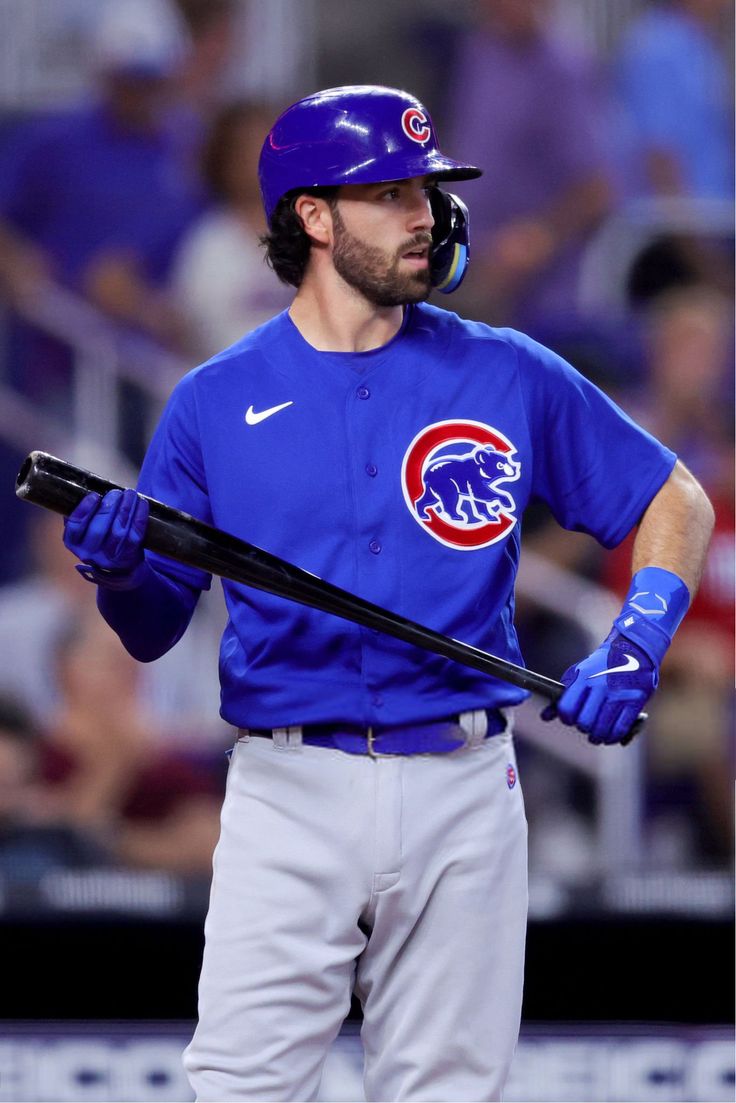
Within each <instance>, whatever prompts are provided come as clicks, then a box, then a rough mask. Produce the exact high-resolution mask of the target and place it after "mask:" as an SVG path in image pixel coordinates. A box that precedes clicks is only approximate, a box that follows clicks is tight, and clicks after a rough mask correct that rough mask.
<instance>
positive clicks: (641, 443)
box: [513, 334, 677, 548]
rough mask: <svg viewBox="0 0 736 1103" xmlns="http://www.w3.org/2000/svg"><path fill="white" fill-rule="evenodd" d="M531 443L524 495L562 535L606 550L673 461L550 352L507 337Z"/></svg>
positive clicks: (530, 342)
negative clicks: (576, 535)
mask: <svg viewBox="0 0 736 1103" xmlns="http://www.w3.org/2000/svg"><path fill="white" fill-rule="evenodd" d="M513 340H514V344H515V345H516V349H517V355H518V359H519V370H520V376H521V385H522V389H523V391H524V396H525V397H524V402H525V408H526V411H527V417H528V421H529V432H530V436H531V441H532V453H533V474H532V494H533V495H534V496H536V497H539V498H541V499H543V500H544V501H545V502H546V503H547V504H548V506H549V507H550V509H551V511H552V513H553V515H554V516H555V518H556V520H557V521H558V523H559V524H560V525H562V527H563V528H566V529H571V530H574V531H577V532H586V533H588V534H589V535H591V536H594V537H595V538H596V539H597V540H598V541H599V542H600V543H601V544H602V545H603V546H604V547H606V548H614V547H616V545H617V544H620V542H621V541H622V540H623V539H624V537H625V536H626V535H627V534H628V533H629V532H630V531H631V529H632V528H633V527H634V525H636V524H638V522H639V521H640V520H641V517H642V515H643V514H644V511H645V510H646V508H647V506H648V505H649V503H650V502H651V501H652V499H653V498H654V496H655V495H656V494H657V492H658V491H659V490H660V488H661V487H662V486H663V484H664V483H665V482H666V481H667V479H668V477H669V475H670V473H671V471H672V468H673V467H674V464H675V461H676V459H677V457H676V456H675V454H674V452H672V451H670V449H669V448H666V447H665V446H664V445H663V444H661V443H660V442H659V441H658V440H656V439H655V438H654V437H653V436H652V435H651V434H650V433H648V432H647V431H646V430H645V429H643V428H642V427H641V426H639V425H637V424H636V423H635V422H634V421H633V420H632V419H631V418H630V417H629V416H628V414H626V413H625V412H624V411H623V410H622V409H620V407H618V406H617V405H616V404H615V403H614V402H613V401H612V400H611V399H610V398H608V396H607V395H605V394H604V393H603V391H601V390H599V388H598V387H596V386H595V385H594V384H593V383H591V382H590V381H589V380H587V379H586V378H585V377H584V376H582V375H581V374H580V373H579V372H578V371H576V370H575V369H574V368H573V367H572V366H571V365H570V364H568V363H567V362H566V361H565V360H563V359H562V358H561V357H560V356H558V355H557V354H556V353H553V352H551V351H550V350H549V349H547V348H545V347H544V346H542V345H539V344H537V342H535V341H533V340H531V339H530V338H527V337H523V336H522V335H520V334H514V337H513Z"/></svg>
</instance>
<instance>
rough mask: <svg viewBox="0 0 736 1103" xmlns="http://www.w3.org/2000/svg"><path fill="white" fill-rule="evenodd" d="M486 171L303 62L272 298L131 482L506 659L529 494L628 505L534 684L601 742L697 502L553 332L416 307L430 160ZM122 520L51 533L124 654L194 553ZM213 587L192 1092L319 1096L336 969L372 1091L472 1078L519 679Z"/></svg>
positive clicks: (102, 513) (123, 503) (623, 702)
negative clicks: (214, 671)
mask: <svg viewBox="0 0 736 1103" xmlns="http://www.w3.org/2000/svg"><path fill="white" fill-rule="evenodd" d="M494 171H503V166H499V167H498V168H496V169H494ZM479 175H480V169H478V168H476V167H474V166H472V165H468V164H465V163H463V162H460V161H455V160H452V159H450V158H449V157H447V156H445V155H444V154H443V153H442V152H440V149H439V146H438V142H437V137H436V134H435V131H434V127H433V125H432V121H431V119H430V116H429V114H428V112H427V110H426V108H425V107H424V106H423V105H422V104H421V103H419V102H418V101H417V100H416V99H415V98H414V97H413V96H411V95H409V94H407V93H406V92H403V91H398V90H396V89H392V88H381V87H372V86H355V87H344V88H335V89H329V90H327V91H323V92H319V93H317V94H315V95H311V96H308V97H307V98H305V99H303V100H300V101H299V102H298V103H296V104H294V105H293V106H292V107H290V108H289V109H288V110H287V111H285V112H284V113H283V114H282V115H281V116H280V118H279V119H278V120H277V121H276V122H275V124H274V126H273V128H272V129H271V131H270V133H269V134H268V136H267V138H266V140H265V143H264V146H263V151H262V154H261V159H260V182H261V189H262V194H263V201H264V205H265V210H266V215H267V219H268V225H269V232H268V235H267V238H266V246H267V251H268V257H269V260H270V263H271V264H272V266H273V267H274V269H275V270H276V272H277V274H278V275H279V276H280V277H281V279H282V280H284V281H286V282H288V283H290V284H291V285H293V286H294V287H295V288H296V294H295V297H294V300H293V303H292V305H291V307H290V308H289V309H288V310H287V311H285V312H284V313H282V314H279V315H278V316H277V317H275V318H273V319H272V320H271V321H269V322H267V323H266V324H265V325H263V326H261V327H260V328H258V329H256V330H255V331H254V332H252V333H249V334H246V336H244V337H243V338H242V340H240V341H238V342H237V343H236V344H235V345H233V346H232V347H230V348H228V349H226V350H225V351H224V352H222V353H220V354H219V355H217V356H215V357H213V358H212V359H211V360H209V361H208V362H207V363H205V364H204V365H202V366H201V367H199V368H197V369H196V370H194V371H192V372H190V373H189V374H188V375H187V376H186V377H185V378H184V379H183V380H182V381H181V382H180V383H179V385H178V386H177V387H176V389H175V390H174V392H173V394H172V396H171V399H170V401H169V403H168V406H167V408H166V410H165V412H164V414H163V416H162V418H161V421H160V423H159V425H158V428H157V430H156V432H155V435H154V437H153V440H152V442H151V444H150V447H149V450H148V453H147V456H146V459H145V461H144V464H143V468H142V471H141V476H140V482H139V487H138V489H139V490H140V491H141V492H142V493H144V494H146V495H149V496H151V497H154V498H157V499H161V500H162V501H164V502H167V503H169V504H171V505H173V506H176V507H178V508H180V509H183V510H185V511H187V512H189V513H190V514H193V515H194V516H196V517H198V518H201V519H203V520H204V521H206V522H209V523H211V524H214V525H216V526H218V527H220V528H223V529H226V530H228V531H230V532H232V533H234V534H235V535H236V536H239V537H241V538H244V539H246V540H248V541H250V542H252V543H254V544H257V545H260V546H262V547H264V548H266V549H267V550H269V551H271V552H274V553H276V554H277V555H279V556H281V557H283V558H286V559H289V560H291V561H293V562H296V563H297V564H298V565H299V566H301V567H303V568H305V569H306V570H309V571H311V572H313V573H315V574H317V575H319V576H321V577H323V578H325V579H328V580H329V581H331V582H334V583H336V584H337V585H338V586H341V587H343V588H345V589H347V590H351V591H353V592H355V593H357V594H359V595H360V596H362V597H364V598H367V599H369V600H370V601H373V602H376V603H378V604H380V605H383V606H385V607H388V608H390V609H393V610H396V611H397V612H398V613H400V614H403V615H404V616H407V617H409V618H411V619H413V620H417V621H419V622H422V623H426V624H428V625H429V626H431V627H433V628H435V629H437V630H439V631H441V632H443V633H445V634H447V635H450V636H454V637H457V638H460V639H462V640H464V641H468V642H470V643H471V644H475V645H477V646H478V647H480V648H483V649H485V650H489V651H492V652H494V653H497V654H499V655H501V656H503V657H505V658H507V659H509V660H512V661H513V662H516V663H519V662H521V656H520V654H519V648H518V644H517V639H516V635H515V632H514V626H513V613H514V576H515V573H516V569H517V564H518V559H519V540H520V529H521V518H522V514H523V512H524V508H525V506H526V504H527V502H528V501H529V499H530V497H532V496H533V495H536V496H539V497H541V498H543V499H544V500H545V501H546V502H548V503H549V506H550V507H551V509H552V511H553V513H554V515H555V517H556V518H557V520H558V521H559V522H560V524H561V525H563V526H564V527H566V528H569V529H579V530H584V531H586V532H589V533H591V534H593V535H594V536H595V537H597V539H598V540H599V541H600V542H601V543H602V544H603V545H604V546H606V547H613V546H614V545H616V544H618V543H619V542H620V541H621V540H622V539H623V538H624V536H626V534H627V533H628V532H629V531H630V530H631V529H632V528H634V527H635V526H638V533H637V537H636V543H635V550H634V564H633V567H634V577H633V581H632V585H631V590H630V593H629V596H628V597H627V600H626V603H625V605H624V607H623V609H622V611H621V614H620V616H619V617H618V618H617V619H616V621H615V624H614V625H613V627H612V629H611V633H610V635H609V636H608V638H607V639H606V640H605V641H604V642H603V643H602V644H601V646H600V647H599V648H598V649H597V650H596V651H594V652H593V654H592V655H590V656H589V657H587V658H583V659H582V661H581V662H580V663H578V664H577V665H576V666H575V667H573V668H572V669H571V670H569V671H568V672H567V674H566V675H565V678H564V681H565V684H566V685H567V687H568V688H567V690H566V692H565V693H564V695H563V697H562V698H561V699H560V701H559V702H558V704H557V706H556V708H555V709H552V710H550V713H549V714H551V713H552V712H556V714H557V715H558V716H559V717H560V718H561V719H562V720H563V721H564V722H565V723H567V724H571V725H576V726H577V727H578V728H580V729H581V731H583V732H585V733H586V734H587V736H588V738H589V739H590V740H591V741H592V742H594V743H600V744H615V743H618V742H620V741H621V740H622V738H623V737H624V735H625V734H626V732H627V731H628V730H629V728H630V726H631V724H632V722H633V720H634V718H635V717H636V715H637V714H638V713H639V711H640V710H641V708H642V706H643V705H644V703H645V701H646V700H647V698H648V697H649V696H650V695H651V693H652V692H653V690H654V688H655V686H656V684H657V676H658V670H659V666H660V663H661V661H662V658H663V656H664V653H665V651H666V650H667V646H668V644H669V643H670V640H671V638H672V635H673V633H674V632H675V630H676V628H677V626H678V624H679V622H680V620H681V619H682V617H683V615H684V614H685V612H686V609H687V607H688V601H689V598H690V595H691V594H692V593H693V592H694V590H695V587H696V585H697V581H698V577H699V573H700V570H701V567H702V563H703V558H704V552H705V547H706V544H707V540H708V535H709V532H710V528H711V524H712V511H711V508H710V505H709V503H708V501H707V499H706V497H705V495H704V494H703V492H702V490H701V489H700V487H699V486H698V484H697V483H696V482H695V480H694V479H693V478H692V476H691V475H690V474H689V473H688V472H687V471H686V470H685V468H684V467H683V466H682V465H681V464H680V463H679V462H678V461H677V460H676V457H675V456H674V455H673V454H672V452H670V451H669V450H668V449H667V448H665V447H663V446H662V445H661V444H660V443H658V442H657V441H656V440H654V439H653V438H652V437H651V436H649V435H648V434H647V433H646V432H644V431H643V430H642V429H640V428H639V427H637V426H636V425H635V424H634V423H633V422H632V421H631V420H630V419H629V418H628V417H627V416H626V415H625V414H623V413H622V412H621V411H620V410H619V409H618V408H617V407H616V406H615V405H613V403H611V402H610V401H609V400H608V399H607V398H606V397H605V396H604V395H603V394H602V393H601V392H600V391H599V390H597V389H596V388H595V387H594V386H592V385H591V384H590V383H589V382H587V381H586V380H585V379H584V378H582V377H581V376H580V375H579V374H577V373H576V372H575V371H574V370H573V369H572V368H571V367H570V366H569V365H568V364H567V363H565V362H564V361H563V360H561V359H560V358H559V357H558V356H556V355H555V354H554V353H552V352H550V351H549V350H548V349H546V348H544V347H542V346H540V345H538V344H536V343H535V342H534V341H532V340H530V339H529V338H528V337H525V336H524V335H522V334H521V333H517V332H514V331H511V330H505V329H492V328H489V327H488V326H486V325H482V324H478V323H474V322H470V321H465V320H462V319H461V318H459V317H458V316H457V315H455V314H453V313H451V312H449V311H447V310H444V309H441V308H440V307H438V306H435V305H428V304H427V303H426V300H427V298H428V296H429V294H430V292H431V290H432V288H433V287H436V288H438V289H439V290H440V291H445V292H447V291H451V290H453V288H455V287H457V285H458V284H459V282H460V280H461V279H462V277H463V274H464V272H465V268H466V265H467V262H468V213H467V210H466V208H465V207H464V205H463V204H462V203H461V202H460V201H459V200H458V199H456V198H455V197H453V195H452V194H451V193H450V192H448V191H446V190H442V187H441V185H442V184H443V183H444V182H449V181H452V180H461V179H470V178H473V177H477V176H479ZM146 518H147V504H146V502H145V500H144V499H143V498H142V497H141V496H140V495H138V494H136V492H135V491H133V490H126V491H124V492H122V491H113V492H111V493H110V494H108V495H107V496H105V497H104V498H103V499H102V500H100V498H99V497H98V496H96V495H94V494H90V495H88V496H87V497H86V498H85V499H84V500H83V501H82V503H81V504H80V506H79V507H78V508H77V509H76V510H75V512H74V513H73V514H72V516H71V517H70V518H69V520H68V522H67V524H66V532H65V542H66V544H67V546H68V547H69V548H70V549H71V550H72V551H73V552H74V553H75V554H76V555H77V556H78V557H79V558H80V559H81V560H82V561H83V563H82V564H80V565H79V569H80V570H81V571H82V572H83V573H84V574H85V576H86V577H88V578H89V579H90V580H91V581H93V582H94V583H96V584H97V586H98V588H99V589H98V603H99V608H100V610H101V612H102V614H103V616H104V617H105V619H106V620H107V621H108V622H109V623H110V624H111V625H112V626H113V628H114V629H115V630H116V631H117V632H118V634H119V635H120V637H121V639H122V640H123V642H124V643H125V645H126V647H127V648H128V650H129V651H130V652H131V653H132V654H133V655H135V656H136V657H137V658H138V659H140V660H142V661H148V660H151V659H155V658H156V657H157V656H159V655H161V654H162V653H163V652H165V651H166V650H167V649H168V648H170V647H172V646H173V645H174V644H175V643H176V641H177V640H178V639H179V637H180V636H181V635H182V633H183V632H184V631H185V629H186V627H187V624H188V622H189V619H190V617H191V615H192V610H193V609H194V606H195V603H196V601H197V597H198V595H199V593H200V592H201V590H203V589H205V588H207V587H208V586H209V585H210V581H211V579H210V577H209V576H208V575H207V574H205V573H203V572H202V571H201V570H196V569H194V568H190V567H186V566H182V565H181V564H178V563H174V562H172V561H170V560H167V559H165V558H163V557H161V556H158V555H155V554H151V553H149V552H145V553H144V552H143V550H142V548H141V539H142V535H143V532H144V528H145V524H146ZM223 588H224V592H225V598H226V602H227V607H228V611H229V622H228V624H227V627H226V629H225V633H224V636H223V639H222V647H221V653H220V677H221V683H222V710H221V711H222V715H223V717H224V718H225V719H226V720H227V721H229V722H230V723H231V724H232V725H233V727H234V728H236V729H237V740H236V742H235V745H234V749H233V753H232V757H231V761H230V768H229V774H228V783H227V793H226V797H225V801H224V805H223V810H222V828H221V836H220V841H219V843H218V846H217V849H216V851H215V857H214V876H213V884H212V896H211V901H210V908H209V913H208V916H207V920H206V925H205V935H206V948H205V952H204V961H203V965H202V973H201V980H200V1005H199V1023H198V1026H197V1029H196V1032H195V1035H194V1038H193V1040H192V1042H191V1044H190V1045H189V1047H188V1049H187V1051H186V1054H185V1065H186V1068H187V1072H188V1075H189V1078H190V1080H191V1083H192V1085H193V1087H194V1088H195V1090H196V1093H197V1098H198V1099H199V1100H219V1101H221V1103H222V1101H225V1100H255V1099H259V1100H265V1099H270V1100H306V1099H312V1098H314V1096H315V1093H316V1092H317V1090H318V1085H319V1081H320V1073H321V1069H322V1065H323V1061H324V1058H325V1054H326V1051H327V1049H328V1046H329V1044H330V1043H331V1042H332V1040H333V1039H334V1038H335V1036H336V1035H337V1033H338V1031H339V1029H340V1026H341V1023H342V1021H343V1019H344V1016H345V1015H346V1013H347V1011H348V1009H349V1006H350V997H351V992H352V991H354V992H355V993H356V994H357V996H358V997H359V999H360V1001H361V1003H362V1007H363V1027H362V1038H363V1043H364V1052H365V1090H366V1095H367V1098H369V1099H373V1100H458V1099H463V1100H493V1099H499V1098H500V1094H501V1091H502V1087H503V1083H504V1080H505V1078H506V1076H507V1072H508V1069H509V1065H510V1062H511V1058H512V1055H513V1051H514V1046H515V1043H516V1039H517V1034H518V1029H519V1018H520V1009H521V996H522V974H523V961H524V940H525V925H526V911H527V887H526V822H525V817H524V809H523V803H522V795H521V788H520V783H519V780H518V773H517V768H516V762H515V758H514V748H513V743H512V735H511V713H512V709H513V706H514V705H517V704H518V703H519V702H520V701H521V700H522V699H523V697H524V696H525V694H524V692H523V691H520V690H519V689H517V688H515V687H513V686H511V685H508V684H506V683H504V682H502V681H498V680H495V679H491V678H488V677H485V676H483V675H481V674H478V673H476V672H474V671H472V670H469V669H467V668H465V667H461V666H459V665H454V664H453V663H451V662H448V661H446V660H445V659H443V658H440V657H438V656H435V655H429V654H427V653H426V652H424V651H422V650H419V649H415V648H413V647H411V646H409V645H407V644H404V643H403V642H398V641H396V640H394V639H392V638H387V637H384V636H383V635H381V634H378V633H375V632H372V631H370V630H367V629H363V628H361V627H358V626H356V625H354V624H352V623H349V622H345V621H343V620H340V619H338V618H335V617H330V616H328V615H325V614H323V613H320V612H317V611H314V610H311V609H307V608H304V607H303V606H300V605H296V604H294V603H290V602H288V601H286V600H284V599H281V598H278V597H275V596H272V595H269V594H265V593H262V592H260V591H256V590H251V589H249V588H247V587H244V586H242V585H238V584H235V583H231V582H224V583H223ZM192 676H193V677H196V672H194V671H193V672H192Z"/></svg>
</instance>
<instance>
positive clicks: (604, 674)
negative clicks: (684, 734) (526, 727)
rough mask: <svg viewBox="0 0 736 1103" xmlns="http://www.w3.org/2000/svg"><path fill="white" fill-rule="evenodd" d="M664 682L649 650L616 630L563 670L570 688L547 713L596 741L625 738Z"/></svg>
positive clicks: (550, 717) (545, 717) (564, 678)
mask: <svg viewBox="0 0 736 1103" xmlns="http://www.w3.org/2000/svg"><path fill="white" fill-rule="evenodd" d="M658 682H659V667H658V665H657V664H656V663H655V662H653V661H652V659H651V658H650V656H649V655H647V653H646V651H644V650H643V649H642V648H641V647H637V645H636V644H635V643H632V642H631V640H627V639H626V637H625V636H622V635H620V633H619V632H617V631H616V629H615V628H614V630H613V631H612V632H611V634H610V635H609V637H608V639H606V640H605V641H604V643H602V644H601V646H600V647H599V648H597V649H596V650H595V651H594V652H593V654H592V655H589V656H588V658H587V659H583V661H582V662H580V663H576V664H575V666H571V667H570V668H569V669H568V670H566V671H565V673H564V674H563V675H562V683H563V685H565V686H567V689H566V690H565V692H564V693H563V694H562V696H561V697H560V698H559V700H557V701H556V702H555V704H554V705H548V706H547V708H546V709H545V710H544V712H543V713H542V719H543V720H552V719H553V718H554V717H555V716H557V717H559V719H560V720H562V722H563V723H564V724H570V725H571V726H575V727H577V728H578V729H579V730H580V731H582V732H585V734H586V735H587V736H588V741H589V742H590V743H620V742H621V740H622V739H623V738H624V737H625V736H626V735H627V734H628V732H629V731H630V730H631V728H632V726H633V724H634V723H635V721H636V718H637V717H638V715H639V713H640V712H641V710H642V708H643V707H644V705H645V704H646V702H647V701H648V700H649V698H650V697H651V695H652V694H653V693H654V691H655V689H656V688H657V684H658Z"/></svg>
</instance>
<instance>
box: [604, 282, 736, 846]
mask: <svg viewBox="0 0 736 1103" xmlns="http://www.w3.org/2000/svg"><path fill="white" fill-rule="evenodd" d="M646 325H647V338H648V340H647V351H648V368H649V382H648V386H647V389H646V390H645V391H644V392H643V393H641V394H639V395H637V396H633V397H632V399H631V400H630V401H629V402H628V403H627V405H628V408H629V410H630V411H631V413H632V414H633V416H634V417H635V418H636V419H637V420H638V421H639V423H640V424H643V425H645V426H646V427H647V428H648V429H650V430H651V431H652V432H653V433H654V434H655V435H656V436H657V437H658V438H659V439H660V440H662V441H664V442H665V443H666V444H668V445H669V446H670V447H671V448H673V449H674V450H675V451H676V452H677V453H678V454H679V456H680V457H681V459H682V460H683V462H684V463H686V464H687V465H688V466H689V467H690V468H691V470H692V471H693V473H694V474H695V475H696V476H697V477H698V479H699V480H700V482H701V483H702V484H703V486H704V487H705V489H706V490H707V492H708V494H709V496H710V498H711V501H712V502H713V505H714V508H715V512H716V527H715V531H714V534H713V538H712V541H711V545H710V549H709V553H708V559H707V561H706V566H705V573H704V575H703V580H702V583H701V586H700V589H699V591H698V594H697V595H696V597H695V600H694V601H693V604H692V606H691V609H690V611H689V613H688V615H687V617H686V619H685V621H684V623H683V625H682V628H681V630H680V632H679V633H678V635H677V637H676V639H675V640H674V642H673V645H672V647H671V649H670V651H669V652H668V654H667V659H666V661H665V663H664V665H663V668H662V684H661V688H660V691H659V693H658V695H657V704H656V708H653V709H652V716H651V721H650V724H649V736H648V739H647V748H648V753H649V770H650V785H649V792H650V812H651V814H652V822H653V828H654V837H655V842H656V844H657V846H660V847H662V848H663V854H664V856H666V857H670V858H671V859H672V860H676V859H677V860H680V861H687V859H688V857H691V856H696V857H701V858H702V857H703V856H705V857H707V858H711V859H718V860H723V859H724V858H727V857H728V856H730V854H731V852H732V847H733V782H732V778H733V767H734V745H733V737H732V732H733V719H734V696H733V676H734V667H733V657H734V504H733V503H734V478H733V434H732V410H733V401H732V395H731V391H730V380H731V375H730V370H729V363H730V361H731V359H732V347H733V346H732V340H733V336H732V335H733V314H732V309H731V306H730V304H729V302H728V300H727V299H725V298H724V297H723V296H722V295H720V294H719V293H717V292H716V291H714V290H713V289H711V288H707V287H690V288H681V289H676V290H672V291H670V292H668V293H666V294H664V295H661V296H660V297H659V298H658V299H657V300H656V301H655V302H654V303H653V304H652V305H651V307H650V309H649V311H648V314H647V317H646ZM630 553H631V548H630V543H629V542H628V541H627V542H626V543H625V544H623V545H622V546H621V547H620V548H618V549H616V551H615V552H613V553H611V555H610V556H608V557H607V558H606V560H605V571H606V573H605V578H604V581H605V582H606V583H607V584H608V585H610V586H611V588H612V589H615V590H616V592H618V593H621V594H623V593H625V591H626V589H627V587H628V583H629V575H628V563H629V558H630ZM678 839H679V842H678V841H677V840H678ZM678 847H679V850H678ZM670 850H672V853H670ZM652 851H653V852H656V847H654V846H653V847H652Z"/></svg>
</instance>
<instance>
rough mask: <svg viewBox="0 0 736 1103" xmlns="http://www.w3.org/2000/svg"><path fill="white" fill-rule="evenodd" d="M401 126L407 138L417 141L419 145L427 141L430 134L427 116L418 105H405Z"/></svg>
mask: <svg viewBox="0 0 736 1103" xmlns="http://www.w3.org/2000/svg"><path fill="white" fill-rule="evenodd" d="M401 127H402V130H403V131H404V134H406V136H407V138H411V140H412V142H418V143H419V145H420V146H423V145H424V144H425V142H428V141H429V139H430V137H431V135H432V130H431V128H430V126H429V123H428V120H427V116H426V115H425V114H424V112H423V111H420V110H419V108H418V107H407V109H406V111H405V112H404V114H403V115H402V116H401Z"/></svg>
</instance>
